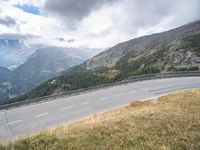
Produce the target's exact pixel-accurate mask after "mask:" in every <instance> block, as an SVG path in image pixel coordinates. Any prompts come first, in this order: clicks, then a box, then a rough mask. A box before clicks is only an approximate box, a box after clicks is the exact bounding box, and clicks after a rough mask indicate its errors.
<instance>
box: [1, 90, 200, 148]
mask: <svg viewBox="0 0 200 150" xmlns="http://www.w3.org/2000/svg"><path fill="white" fill-rule="evenodd" d="M199 141H200V90H192V91H187V92H180V93H176V94H170V95H168V96H163V97H161V98H159V99H158V100H153V101H146V102H133V103H131V104H130V105H129V106H125V107H122V108H118V109H115V110H112V111H109V112H106V113H103V114H99V115H95V116H94V117H91V118H89V119H86V120H83V121H77V122H75V123H72V124H68V125H64V126H61V127H59V128H55V129H51V130H49V131H47V132H44V133H40V134H37V135H34V136H32V137H28V138H24V139H19V140H17V141H15V142H11V143H7V144H2V145H1V146H0V149H1V150H27V149H28V150H58V149H59V150H62V149H63V150H64V149H83V150H84V149H85V150H94V149H99V150H101V149H103V150H106V149H107V150H110V149H113V150H115V149H116V150H117V149H118V150H121V149H149V150H150V149H152V150H156V149H158V150H168V149H175V150H183V149H191V150H199V149H200V143H199Z"/></svg>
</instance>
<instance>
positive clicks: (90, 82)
mask: <svg viewBox="0 0 200 150" xmlns="http://www.w3.org/2000/svg"><path fill="white" fill-rule="evenodd" d="M199 67H200V21H196V22H194V23H190V24H187V25H184V26H182V27H179V28H176V29H172V30H170V31H166V32H163V33H157V34H153V35H148V36H144V37H140V38H136V39H133V40H130V41H127V42H124V43H120V44H118V45H116V46H114V47H112V48H110V49H108V50H107V51H104V52H102V53H100V54H99V55H96V56H95V57H93V58H91V59H89V60H87V61H85V62H84V63H82V64H81V65H78V66H75V67H72V68H71V69H69V70H68V71H66V72H65V73H63V74H62V75H60V76H58V77H55V78H53V79H51V80H49V81H47V82H45V83H43V84H42V85H40V86H38V87H37V88H35V89H34V90H32V91H31V92H29V93H27V94H25V95H23V96H21V97H18V98H16V99H12V100H11V101H19V100H24V99H30V98H35V97H40V96H46V95H50V94H53V93H58V92H66V91H69V90H75V89H80V88H86V87H90V86H94V85H99V84H103V83H109V82H115V81H120V80H124V79H127V78H128V77H130V76H134V75H140V74H147V73H157V72H167V71H186V70H199Z"/></svg>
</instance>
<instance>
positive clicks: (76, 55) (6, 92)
mask: <svg viewBox="0 0 200 150" xmlns="http://www.w3.org/2000/svg"><path fill="white" fill-rule="evenodd" d="M89 57H90V56H89V54H88V53H86V52H84V51H82V50H80V49H72V48H71V49H70V48H60V47H47V48H42V49H39V50H37V51H36V52H35V53H34V54H32V55H31V56H30V57H29V58H28V59H27V60H26V61H25V62H24V63H23V64H21V65H20V66H19V67H17V68H16V69H15V70H13V71H8V69H5V68H4V69H1V68H0V84H1V87H2V88H1V91H0V100H4V99H7V98H9V97H10V98H11V97H14V96H16V95H20V94H23V93H25V92H27V91H29V90H31V89H33V88H34V87H36V86H38V85H39V84H40V83H42V82H44V81H46V80H48V79H50V78H52V77H54V76H56V75H57V74H58V73H59V72H62V71H64V70H67V69H68V68H70V67H72V66H74V65H77V64H80V63H81V62H83V61H84V60H86V59H87V58H89Z"/></svg>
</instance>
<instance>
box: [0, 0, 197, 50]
mask: <svg viewBox="0 0 200 150" xmlns="http://www.w3.org/2000/svg"><path fill="white" fill-rule="evenodd" d="M66 1H69V0H65V1H64V2H65V5H66V4H67V3H66ZM70 1H71V0H70ZM93 1H94V0H93ZM45 3H46V1H45V0H37V1H36V0H23V1H22V0H7V1H3V2H0V12H1V14H0V17H4V18H5V17H11V18H13V19H14V20H15V23H16V25H15V26H5V25H0V34H3V33H12V34H13V33H14V34H23V35H26V34H31V35H35V36H38V37H39V38H34V39H33V40H32V41H31V42H35V43H40V44H49V45H58V46H69V47H70V46H72V47H83V46H85V47H90V48H92V47H99V48H105V47H110V46H113V45H115V44H117V43H120V42H123V41H125V40H129V39H132V38H135V37H138V36H142V35H146V34H151V33H155V32H161V31H165V30H168V29H171V28H174V27H178V26H181V25H183V24H186V23H189V22H192V21H194V20H197V19H200V15H199V14H200V1H199V0H190V1H183V0H176V1H174V0H168V1H163V0H151V1H150V0H142V1H141V0H118V1H117V2H115V3H109V5H101V8H99V9H93V7H89V11H87V13H86V15H84V16H82V17H81V18H80V20H79V23H78V26H77V28H76V30H70V28H68V27H67V25H66V24H67V22H66V19H63V16H66V15H67V14H66V11H61V12H60V13H57V16H56V17H55V16H54V15H52V13H50V14H48V12H44V13H47V15H34V14H31V13H27V12H24V11H22V10H21V9H19V8H16V7H14V6H13V5H30V6H34V7H38V8H39V9H40V11H41V12H43V11H45V10H46V8H45V9H44V6H45ZM104 3H105V1H104ZM73 4H74V3H73ZM75 4H76V3H75ZM65 5H63V6H65ZM61 6H62V5H61ZM75 8H76V7H75ZM94 8H95V7H94ZM58 10H59V9H58ZM83 10H84V9H83ZM62 13H64V14H63V15H62ZM80 13H81V12H80V11H79V12H78V14H80ZM58 14H59V15H60V17H59V16H58ZM68 19H70V17H68ZM59 38H63V39H65V40H64V41H60V40H57V39H59ZM69 39H74V41H73V42H67V41H68V40H69Z"/></svg>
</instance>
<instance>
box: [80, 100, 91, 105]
mask: <svg viewBox="0 0 200 150" xmlns="http://www.w3.org/2000/svg"><path fill="white" fill-rule="evenodd" d="M89 103H91V102H90V101H87V102H84V103H81V105H85V104H89Z"/></svg>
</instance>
